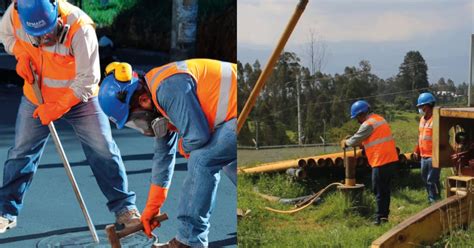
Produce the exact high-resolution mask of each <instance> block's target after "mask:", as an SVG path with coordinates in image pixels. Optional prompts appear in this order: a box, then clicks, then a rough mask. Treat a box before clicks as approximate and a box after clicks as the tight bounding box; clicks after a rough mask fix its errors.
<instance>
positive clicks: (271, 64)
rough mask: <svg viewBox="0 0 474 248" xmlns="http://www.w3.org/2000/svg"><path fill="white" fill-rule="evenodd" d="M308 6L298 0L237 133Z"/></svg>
mask: <svg viewBox="0 0 474 248" xmlns="http://www.w3.org/2000/svg"><path fill="white" fill-rule="evenodd" d="M307 4H308V0H300V2H299V3H298V5H297V6H296V9H295V11H294V13H293V15H292V17H291V19H290V21H289V22H288V25H287V26H286V28H285V31H284V32H283V34H282V36H281V37H280V40H279V41H278V44H277V46H276V48H275V50H274V51H273V53H272V55H271V56H270V59H269V60H268V63H267V65H266V66H265V68H264V69H263V71H262V73H261V74H260V76H259V78H258V80H257V82H256V83H255V87H254V88H253V90H252V92H251V93H250V96H249V98H248V100H247V102H246V103H245V106H244V108H243V109H242V111H241V112H240V116H239V118H238V120H237V133H239V132H240V129H242V127H243V125H244V123H245V121H246V120H247V117H248V115H249V114H250V111H251V110H252V108H253V106H254V105H255V102H256V100H257V97H258V95H259V94H260V91H261V90H262V88H263V86H264V85H265V83H266V80H267V79H268V77H269V76H270V74H271V72H272V71H273V67H274V66H275V63H276V61H277V59H278V57H279V56H280V54H281V51H282V50H283V48H284V47H285V44H286V42H287V41H288V38H289V37H290V35H291V33H292V32H293V29H294V28H295V26H296V23H298V20H299V19H300V17H301V15H302V14H303V12H304V9H305V8H306V5H307Z"/></svg>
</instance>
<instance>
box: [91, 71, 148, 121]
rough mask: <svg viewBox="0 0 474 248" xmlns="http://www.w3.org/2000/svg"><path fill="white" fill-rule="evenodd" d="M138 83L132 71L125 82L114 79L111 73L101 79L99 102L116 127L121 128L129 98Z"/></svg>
mask: <svg viewBox="0 0 474 248" xmlns="http://www.w3.org/2000/svg"><path fill="white" fill-rule="evenodd" d="M138 85H139V80H138V76H137V75H136V74H135V73H134V75H133V77H132V79H131V80H130V81H127V82H123V81H119V80H116V79H115V76H114V74H113V73H111V74H109V75H108V76H107V77H105V78H104V80H102V83H101V85H100V89H99V97H98V98H99V104H100V107H101V108H102V110H103V111H104V113H105V114H106V115H107V116H108V117H109V119H110V120H111V121H113V122H114V123H115V124H116V125H117V128H118V129H122V128H123V127H124V126H125V123H126V122H127V120H128V115H129V113H130V99H131V98H132V96H133V93H134V92H135V91H136V90H137V88H138Z"/></svg>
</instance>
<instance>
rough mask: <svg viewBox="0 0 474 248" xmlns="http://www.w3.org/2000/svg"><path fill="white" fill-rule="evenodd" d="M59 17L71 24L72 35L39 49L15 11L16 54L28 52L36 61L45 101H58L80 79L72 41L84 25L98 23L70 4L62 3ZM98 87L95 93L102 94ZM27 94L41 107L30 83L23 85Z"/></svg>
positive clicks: (62, 0)
mask: <svg viewBox="0 0 474 248" xmlns="http://www.w3.org/2000/svg"><path fill="white" fill-rule="evenodd" d="M58 14H59V18H61V20H62V23H63V24H64V25H66V24H67V25H70V26H69V27H70V28H69V32H68V33H67V34H66V38H65V39H64V42H63V43H62V44H59V42H58V43H57V44H55V45H54V46H49V47H35V46H34V45H33V44H32V42H34V37H31V36H29V35H28V34H27V33H26V32H25V31H24V30H23V27H22V25H21V22H20V17H19V15H18V11H17V10H15V9H13V10H12V23H13V33H14V36H15V38H16V41H15V45H14V47H13V53H14V54H15V56H16V57H18V56H19V55H20V54H22V53H27V54H29V55H30V57H31V59H32V63H33V64H34V66H35V68H36V73H37V74H39V75H38V76H39V79H40V82H39V83H40V84H41V86H40V87H41V93H42V95H43V99H44V102H46V103H47V102H55V101H56V99H58V98H59V97H61V96H62V95H63V94H64V92H65V91H66V90H67V89H68V88H69V86H70V85H71V83H72V82H73V80H74V79H75V78H76V63H75V59H74V56H73V55H72V51H71V42H72V39H73V37H74V34H75V33H76V32H77V30H79V28H80V27H81V26H83V25H92V26H94V22H93V21H92V19H91V18H90V17H89V16H87V14H85V13H84V12H83V11H82V10H81V9H79V8H77V7H75V6H73V5H71V4H70V3H68V2H66V1H64V0H59V1H58ZM98 89H99V87H98V85H97V86H96V89H95V90H94V92H95V95H97V93H98ZM23 94H24V95H25V96H26V98H27V99H28V100H30V101H31V102H33V103H34V104H36V105H38V101H37V99H36V97H35V94H34V92H33V87H32V86H31V85H30V84H29V83H26V82H25V84H24V86H23Z"/></svg>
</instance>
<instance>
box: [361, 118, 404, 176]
mask: <svg viewBox="0 0 474 248" xmlns="http://www.w3.org/2000/svg"><path fill="white" fill-rule="evenodd" d="M362 125H370V126H372V128H373V129H374V130H373V132H372V134H371V135H370V136H369V137H368V138H367V139H365V140H364V141H362V145H363V146H364V149H365V154H366V155H367V159H368V161H369V164H370V165H371V166H372V167H378V166H382V165H385V164H388V163H391V162H396V161H398V154H397V148H396V147H395V140H394V139H393V137H392V131H391V130H390V126H389V125H388V123H387V121H386V120H385V119H384V118H383V117H382V116H380V115H377V114H371V115H370V116H369V118H368V119H367V120H366V121H364V123H363V124H362Z"/></svg>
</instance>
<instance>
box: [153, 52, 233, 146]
mask: <svg viewBox="0 0 474 248" xmlns="http://www.w3.org/2000/svg"><path fill="white" fill-rule="evenodd" d="M179 73H186V74H188V75H190V76H191V77H192V78H193V79H194V81H195V82H196V95H197V97H198V100H199V104H200V106H201V109H202V111H203V112H204V115H205V116H206V119H207V123H208V124H209V130H210V131H211V132H213V130H214V128H215V127H216V126H218V125H219V124H222V123H224V122H226V121H228V120H230V119H232V118H236V117H237V65H236V64H233V63H228V62H222V61H218V60H211V59H190V60H185V61H178V62H173V63H169V64H166V65H163V66H161V67H157V68H154V69H153V70H151V71H149V72H148V73H147V74H146V75H145V78H146V81H147V84H148V88H149V89H150V91H151V95H152V99H153V102H154V104H155V106H156V108H157V109H158V110H159V111H160V113H161V114H162V115H163V116H165V117H168V115H167V113H166V112H165V111H164V110H163V109H162V108H161V107H160V105H159V104H158V101H157V99H156V90H157V89H158V87H159V85H160V84H161V83H162V82H163V80H165V79H166V78H168V77H170V76H172V75H175V74H179ZM170 129H175V130H176V128H175V127H171V128H170ZM180 148H181V147H180ZM179 150H180V153H181V154H183V153H184V151H182V149H179ZM183 155H184V154H183Z"/></svg>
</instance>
